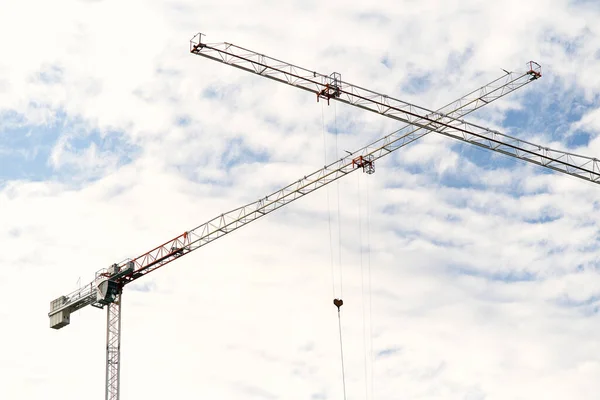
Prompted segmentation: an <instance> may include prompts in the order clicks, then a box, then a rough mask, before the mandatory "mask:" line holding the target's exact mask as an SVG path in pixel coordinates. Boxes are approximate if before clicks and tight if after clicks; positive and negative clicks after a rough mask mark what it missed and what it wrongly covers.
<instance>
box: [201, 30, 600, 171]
mask: <svg viewBox="0 0 600 400" xmlns="http://www.w3.org/2000/svg"><path fill="white" fill-rule="evenodd" d="M190 52H191V53H193V54H196V55H200V56H203V57H206V58H209V59H212V60H215V61H218V62H221V63H224V64H227V65H230V66H233V67H236V68H239V69H242V70H245V71H248V72H252V73H254V74H257V75H260V76H264V77H266V78H269V79H272V80H275V81H278V82H281V83H285V84H288V85H291V86H294V87H297V88H299V89H303V90H307V91H310V92H312V93H315V94H317V96H318V95H319V94H323V93H327V94H328V96H329V97H328V99H329V98H331V99H335V100H338V101H341V102H344V103H347V104H350V105H353V106H356V107H359V108H363V109H365V110H369V111H373V112H376V113H378V114H381V115H385V116H387V117H390V118H393V119H396V120H400V121H403V122H407V123H409V124H412V125H415V126H420V127H423V128H425V129H427V130H430V131H436V132H438V133H441V134H443V135H446V136H448V137H451V138H453V139H458V140H461V141H465V142H468V143H471V144H474V145H477V146H479V147H482V148H486V149H488V150H492V151H495V152H499V153H502V154H506V155H509V156H512V157H515V158H518V159H521V160H524V161H527V162H530V163H533V164H537V165H541V166H544V167H547V168H549V169H553V170H555V171H558V172H563V173H566V174H568V175H571V176H575V177H578V178H581V179H584V180H588V181H591V182H595V183H597V181H598V179H600V176H599V174H600V162H599V160H598V159H596V158H590V157H585V156H581V155H577V154H573V153H568V152H564V151H560V150H553V149H549V148H546V147H544V146H539V145H537V144H534V143H530V142H527V141H524V140H520V139H518V138H515V137H511V136H508V135H504V134H502V133H500V132H497V131H494V130H491V129H487V128H484V127H482V126H479V125H475V124H473V123H469V122H466V121H462V120H459V119H458V118H460V117H452V116H449V115H446V114H436V113H435V112H432V111H430V110H428V109H427V108H424V107H420V106H416V105H413V104H410V103H407V102H404V101H401V100H398V99H394V98H392V97H389V96H387V95H384V94H380V93H377V92H374V91H371V90H368V89H364V88H361V87H359V86H355V85H352V84H350V83H347V82H343V81H342V80H341V79H339V74H334V75H335V77H334V78H332V77H331V76H327V75H323V74H320V73H317V72H314V71H310V70H308V69H305V68H302V67H298V66H296V65H293V64H289V63H286V62H284V61H281V60H277V59H274V58H271V57H267V56H265V55H263V54H259V53H256V52H254V51H252V50H248V49H245V48H243V47H239V46H236V45H233V44H231V43H216V44H207V43H202V42H201V41H200V35H196V36H194V38H192V40H191V41H190ZM512 74H514V73H508V75H512ZM539 77H541V67H540V66H539V64H537V63H535V62H533V61H530V62H528V63H527V70H526V71H525V72H524V73H523V74H522V75H521V76H520V77H518V78H517V80H516V83H515V84H516V85H517V87H520V86H522V85H523V84H526V83H527V82H529V81H532V80H536V79H537V78H539ZM523 81H525V82H523ZM333 82H335V84H336V85H337V86H336V87H335V90H334V91H332V89H331V88H332V85H334V84H333ZM334 86H335V85H334ZM505 89H506V90H509V91H510V90H511V86H510V85H507V86H506V87H505V88H503V90H505ZM513 90H514V89H513ZM499 95H503V93H501V92H500V93H499ZM482 101H484V102H485V101H487V100H486V99H483V98H482ZM436 117H439V118H436ZM423 121H428V122H435V124H434V125H431V126H428V127H425V126H423V123H422V122H423ZM442 127H443V128H446V129H444V130H443V131H440V130H439V129H438V128H442ZM432 128H434V129H432Z"/></svg>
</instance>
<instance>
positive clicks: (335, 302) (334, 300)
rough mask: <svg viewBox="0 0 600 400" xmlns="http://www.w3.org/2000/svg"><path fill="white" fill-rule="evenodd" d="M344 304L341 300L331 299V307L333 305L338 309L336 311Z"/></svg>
mask: <svg viewBox="0 0 600 400" xmlns="http://www.w3.org/2000/svg"><path fill="white" fill-rule="evenodd" d="M343 304H344V301H343V300H342V299H333V305H335V306H336V307H337V308H338V311H340V307H341V306H342V305H343Z"/></svg>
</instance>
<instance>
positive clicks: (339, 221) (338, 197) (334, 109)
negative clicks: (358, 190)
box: [333, 102, 344, 298]
mask: <svg viewBox="0 0 600 400" xmlns="http://www.w3.org/2000/svg"><path fill="white" fill-rule="evenodd" d="M336 103H337V102H334V103H333V115H334V129H335V156H336V157H338V156H339V154H338V128H337V108H336ZM336 186H337V203H338V204H337V206H338V208H337V214H338V261H339V265H340V298H342V297H344V286H343V275H342V223H341V217H340V180H339V179H338V180H337V181H336Z"/></svg>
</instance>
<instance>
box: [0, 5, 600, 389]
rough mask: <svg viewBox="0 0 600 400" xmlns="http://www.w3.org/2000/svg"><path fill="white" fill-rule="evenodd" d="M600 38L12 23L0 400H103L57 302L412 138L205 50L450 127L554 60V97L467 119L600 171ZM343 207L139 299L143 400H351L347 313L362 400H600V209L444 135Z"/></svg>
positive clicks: (580, 33) (332, 206) (94, 325)
mask: <svg viewBox="0 0 600 400" xmlns="http://www.w3.org/2000/svg"><path fill="white" fill-rule="evenodd" d="M282 3H284V4H282ZM598 20H600V3H598V2H596V1H571V2H568V1H561V0H552V1H551V0H545V1H544V0H532V1H528V2H523V1H512V0H505V1H502V2H499V1H498V2H490V1H474V0H473V1H465V0H461V1H458V0H456V1H444V2H442V1H439V0H438V1H435V0H420V1H408V0H406V1H398V0H396V1H387V0H383V1H378V2H376V3H374V4H372V5H367V3H366V2H358V1H345V2H342V1H330V2H318V1H310V0H309V1H307V0H305V1H288V2H273V1H267V0H262V1H254V2H252V6H250V5H249V4H248V2H245V1H229V0H222V1H219V2H212V3H209V2H192V1H185V0H182V1H164V2H161V1H153V2H141V1H127V2H117V1H54V2H43V1H28V0H20V1H16V0H15V1H12V0H9V1H8V2H4V3H2V5H1V6H0V49H1V50H2V56H1V57H0V248H1V250H2V251H1V252H0V293H1V297H0V298H1V299H2V303H3V307H1V308H0V320H1V321H3V324H2V328H3V329H2V338H3V343H4V349H3V351H2V352H1V353H0V398H3V399H4V398H6V399H42V398H43V399H81V398H84V397H85V398H97V399H100V398H103V396H104V368H105V334H106V332H105V326H106V325H105V324H106V315H105V312H103V311H100V310H97V309H94V308H86V309H83V310H81V311H79V312H77V313H75V314H74V315H72V319H71V325H69V326H68V327H66V328H64V329H62V330H60V331H54V330H51V329H49V328H48V318H47V312H48V308H49V302H50V301H51V300H52V299H54V298H56V297H58V296H60V295H63V294H67V293H68V292H71V291H72V290H74V289H76V288H77V287H78V285H79V281H80V282H81V283H82V284H85V283H88V282H89V281H90V280H91V279H92V278H93V276H94V272H95V271H97V270H98V269H101V268H104V267H107V266H108V265H110V264H111V263H113V262H119V261H121V260H123V259H125V258H127V257H135V256H137V255H139V254H141V253H143V252H145V251H147V250H149V249H151V248H153V247H154V246H156V245H158V244H160V243H162V242H164V241H165V240H168V239H170V238H172V237H174V236H176V235H178V234H180V233H182V232H183V231H185V230H187V229H191V228H193V227H195V226H197V225H198V224H200V223H202V222H204V221H206V220H209V219H211V218H213V217H214V216H217V215H218V214H220V213H222V212H225V211H227V210H229V209H232V208H235V207H238V206H240V205H242V204H245V203H247V202H249V201H253V200H256V199H258V198H260V197H263V196H264V195H266V194H267V193H269V192H270V191H273V190H275V189H277V188H279V187H281V186H284V185H286V184H288V183H291V182H292V181H294V180H296V179H298V178H300V177H302V176H304V175H306V174H308V173H310V172H312V171H314V170H316V169H318V168H319V167H320V166H322V165H323V164H324V163H325V162H326V161H327V162H330V161H333V160H334V159H336V158H337V157H338V156H342V155H343V154H344V153H343V150H354V149H357V148H359V147H362V146H363V145H365V144H367V143H369V142H370V141H372V140H374V139H376V138H379V137H381V136H383V135H385V134H387V133H390V132H391V131H393V130H394V129H396V128H397V127H398V126H399V125H398V123H396V122H395V121H392V120H390V119H388V118H385V117H381V116H378V115H375V114H373V113H368V112H366V111H362V110H359V109H354V108H353V107H351V106H347V105H342V104H334V103H332V104H331V106H329V107H327V106H326V105H323V103H322V102H321V103H316V101H315V97H314V96H312V95H310V94H308V93H305V92H303V91H300V90H297V89H295V88H291V87H288V86H285V85H282V84H278V83H275V82H272V81H270V80H267V79H264V78H261V77H257V76H254V75H251V74H248V73H245V72H243V71H238V70H236V69H234V68H231V67H227V66H224V65H222V64H218V63H215V62H213V61H210V60H207V59H204V58H201V57H197V56H194V55H191V54H189V43H188V41H189V39H190V38H191V37H192V36H193V35H194V34H196V33H197V32H199V31H201V32H203V33H205V34H206V35H207V37H206V40H207V41H209V42H221V41H227V42H231V43H235V44H238V45H240V46H243V47H246V48H250V49H253V50H256V51H258V52H262V53H264V54H267V55H270V56H272V57H275V58H278V59H282V60H286V61H289V62H292V63H294V64H297V65H300V66H303V67H306V68H310V69H314V70H316V71H319V72H321V73H324V74H329V73H331V72H333V71H336V72H340V73H341V74H342V79H344V80H345V81H347V82H351V83H354V84H356V85H359V86H362V87H367V88H370V89H372V90H376V91H379V92H382V93H387V94H389V95H391V96H393V97H397V98H400V99H403V100H406V101H410V102H414V103H416V104H419V105H423V106H425V107H428V108H431V109H436V108H438V107H441V106H443V105H444V104H446V103H448V102H450V101H452V100H454V99H456V98H458V97H460V96H462V95H463V94H465V93H468V92H469V91H471V90H473V89H475V88H477V87H479V86H482V85H484V84H486V83H487V82H489V81H491V80H493V79H495V78H497V77H499V76H500V75H501V74H502V71H501V69H500V68H505V69H509V70H516V69H519V68H523V66H524V63H525V62H527V61H529V60H531V59H532V60H535V61H538V62H539V63H540V64H541V65H542V68H543V73H544V76H543V78H542V79H541V80H539V81H537V82H534V83H532V84H530V85H528V86H526V87H525V88H523V89H521V90H519V91H518V92H515V93H513V94H511V95H509V96H508V97H506V98H505V99H503V100H501V101H498V102H496V103H493V104H490V105H489V106H487V107H485V108H484V109H482V110H480V111H479V112H477V114H474V115H472V116H470V117H469V120H471V121H473V122H478V123H481V124H483V125H484V126H490V127H495V128H497V129H499V130H501V131H502V132H505V133H508V134H512V135H515V136H519V137H520V138H523V139H527V140H530V141H533V142H536V143H540V144H544V145H548V146H552V147H557V148H563V149H570V150H571V151H574V152H578V153H581V154H584V155H589V156H599V155H600V141H599V140H598V133H599V132H600V108H599V106H598V92H599V90H600V75H598V73H597V71H599V70H600V32H599V29H600V28H598V24H597V21H598ZM323 125H325V129H326V137H325V143H326V145H325V146H326V148H324V133H323V130H324V128H323ZM336 133H337V144H338V154H337V155H336V154H335V145H336ZM325 153H326V154H327V156H326V158H325V156H324V154H325ZM330 186H331V187H329V188H328V189H322V190H320V191H318V192H315V193H313V194H311V195H310V196H308V197H306V198H304V199H302V200H299V201H298V202H296V203H294V204H291V205H289V206H287V207H285V208H283V209H281V210H279V211H277V212H276V213H274V214H271V215H270V216H268V217H267V218H264V219H262V220H260V221H257V222H255V223H253V224H251V225H249V226H248V227H245V228H243V229H242V230H240V231H237V232H235V233H234V234H231V235H229V236H226V237H225V238H223V239H221V240H218V241H216V242H214V243H212V244H210V245H209V246H206V247H204V248H202V249H201V250H198V251H197V252H194V253H192V254H190V255H189V256H187V257H185V258H183V259H181V260H178V261H177V262H175V263H172V264H170V265H169V266H168V267H165V268H164V269H161V270H159V271H157V272H155V273H153V274H151V275H148V276H147V277H145V278H144V279H141V280H139V281H136V283H135V284H132V285H130V286H129V287H127V288H126V292H125V294H124V306H123V322H122V328H123V337H122V369H121V392H122V398H123V399H134V398H135V399H148V400H150V399H163V398H172V397H177V398H231V399H341V398H342V384H341V373H340V360H339V357H340V354H339V338H338V330H337V329H338V328H337V316H336V311H335V307H334V306H333V305H332V298H333V295H334V294H336V295H339V294H340V290H341V289H343V298H344V302H345V305H344V307H343V313H342V324H343V335H344V346H345V347H344V349H345V352H344V356H345V361H346V386H347V392H348V398H349V399H364V398H374V399H461V400H482V399H485V400H495V399H498V400H499V399H502V400H504V399H532V398H534V399H538V398H540V399H541V398H543V399H566V398H569V399H596V398H597V393H598V390H599V389H600V384H599V383H598V379H597V377H598V376H599V374H600V355H599V354H600V352H599V350H600V341H599V340H598V339H597V332H598V331H599V329H600V322H599V320H598V307H599V306H600V286H599V284H600V276H599V274H598V268H599V263H598V256H597V251H598V248H599V247H600V246H599V238H598V232H599V227H600V218H599V217H598V214H597V211H598V209H600V188H599V187H597V185H595V184H592V183H588V182H585V181H582V180H579V179H576V178H572V177H569V176H563V175H558V174H557V173H547V172H546V171H543V170H541V169H540V168H536V167H534V166H529V165H525V164H524V163H521V162H516V161H514V160H510V159H507V158H506V157H502V156H496V155H493V154H490V153H489V152H486V151H484V150H481V149H476V148H473V147H472V146H469V145H465V144H461V143H458V142H455V141H452V140H450V139H447V138H445V137H439V136H435V135H428V136H427V137H426V138H424V139H423V140H421V141H419V142H418V143H413V144H411V145H410V146H408V147H406V148H403V149H401V150H399V151H398V152H396V153H394V154H393V155H390V156H389V157H387V158H385V159H383V160H381V162H379V163H378V164H377V172H376V173H375V174H374V175H371V176H367V175H363V174H360V173H355V174H352V175H350V176H348V177H346V178H345V179H343V180H342V181H340V183H339V186H338V185H335V184H334V185H330ZM328 199H329V201H328ZM338 200H339V202H338ZM338 203H339V215H340V218H339V219H338ZM328 204H329V205H328ZM367 204H368V207H367ZM367 215H369V218H367ZM330 216H331V231H330V228H329V218H330ZM340 227H341V235H340V230H339V228H340ZM330 232H331V238H332V239H331V240H330ZM369 243H370V252H368V251H367V247H369V246H368V244H369ZM361 249H362V251H361ZM332 253H333V257H332ZM340 254H341V257H340ZM332 259H333V261H332ZM340 259H341V271H342V275H343V282H342V286H341V287H340V284H339V277H340V265H339V261H340ZM369 259H370V262H369V261H368V260H369ZM361 260H362V261H361ZM332 265H333V270H334V274H333V275H334V278H335V282H334V284H333V285H332ZM369 265H370V275H369V274H368V273H367V271H368V270H369ZM369 276H370V278H371V279H370V281H371V288H370V289H369V287H368V281H369ZM334 289H335V292H334ZM369 294H370V295H371V296H369ZM369 299H371V302H370V301H369ZM370 304H371V305H372V308H371V307H370ZM369 321H370V323H369ZM365 332H366V333H365ZM371 348H372V351H371Z"/></svg>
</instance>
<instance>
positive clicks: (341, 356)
mask: <svg viewBox="0 0 600 400" xmlns="http://www.w3.org/2000/svg"><path fill="white" fill-rule="evenodd" d="M333 304H334V305H335V306H336V307H337V309H338V311H337V312H338V326H339V331H340V358H341V360H342V386H343V388H344V400H346V372H345V370H344V345H343V343H342V317H341V315H340V307H341V306H342V305H343V304H344V301H343V300H342V299H333Z"/></svg>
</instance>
